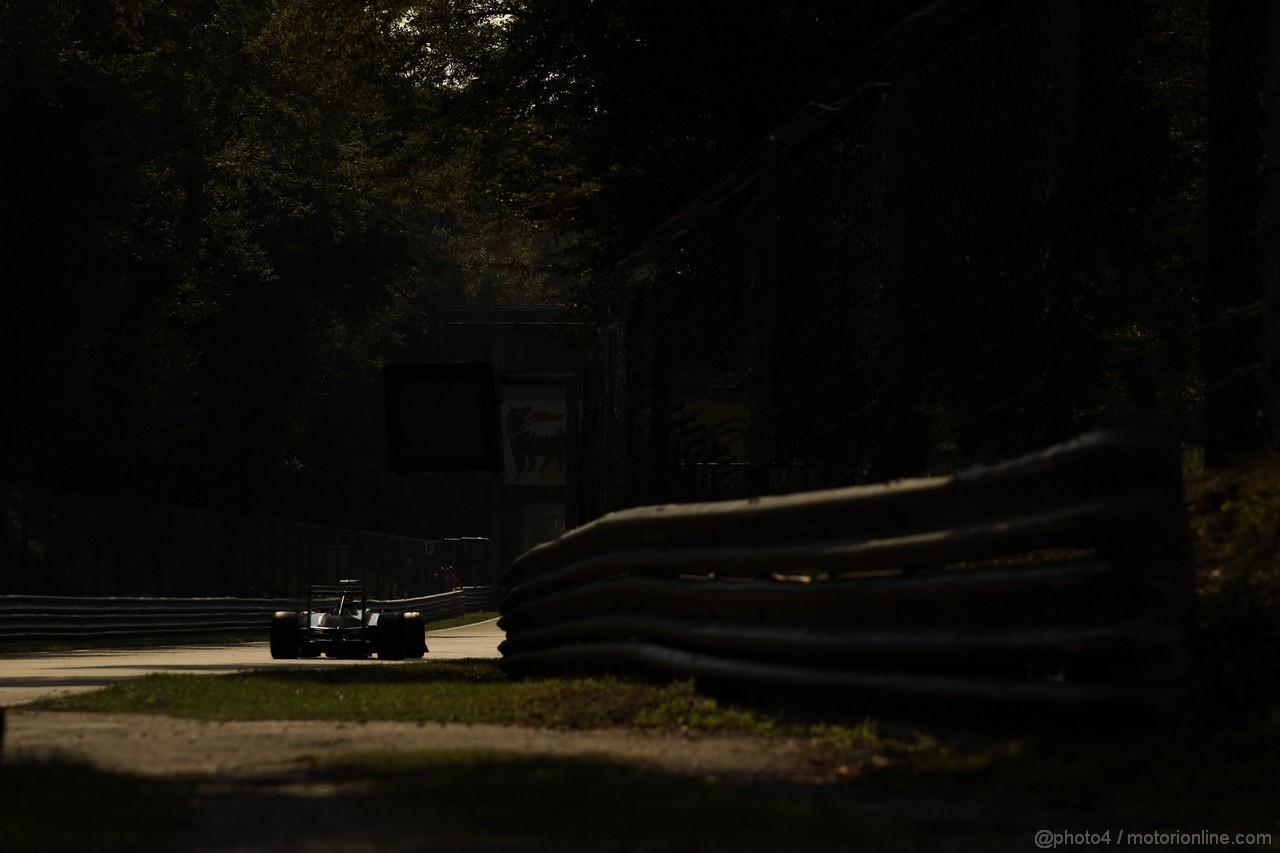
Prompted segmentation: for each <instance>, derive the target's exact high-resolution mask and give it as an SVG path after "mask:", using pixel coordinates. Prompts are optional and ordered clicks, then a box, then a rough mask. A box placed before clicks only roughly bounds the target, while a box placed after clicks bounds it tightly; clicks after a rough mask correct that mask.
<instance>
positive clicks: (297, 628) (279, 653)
mask: <svg viewBox="0 0 1280 853" xmlns="http://www.w3.org/2000/svg"><path fill="white" fill-rule="evenodd" d="M301 645H302V626H301V625H299V624H298V614H297V613H294V612H292V611H289V610H278V611H276V614H275V615H274V616H272V617H271V657H273V658H275V659H276V660H293V659H295V658H297V657H298V647H299V646H301Z"/></svg>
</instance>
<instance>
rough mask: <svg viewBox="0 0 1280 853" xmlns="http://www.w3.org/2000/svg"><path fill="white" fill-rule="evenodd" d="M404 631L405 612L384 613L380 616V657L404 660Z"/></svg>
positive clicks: (378, 642) (378, 649)
mask: <svg viewBox="0 0 1280 853" xmlns="http://www.w3.org/2000/svg"><path fill="white" fill-rule="evenodd" d="M404 633H405V632H404V614H403V613H383V614H382V615H381V616H380V617H378V636H377V641H376V646H377V652H378V657H379V658H381V659H382V660H403V659H404V646H405V643H404Z"/></svg>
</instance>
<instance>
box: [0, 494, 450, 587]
mask: <svg viewBox="0 0 1280 853" xmlns="http://www.w3.org/2000/svg"><path fill="white" fill-rule="evenodd" d="M0 494H3V496H4V504H3V508H4V515H3V516H2V517H0V521H2V522H3V530H2V531H0V533H2V534H3V535H0V572H2V573H3V576H2V577H0V589H2V590H3V592H4V593H6V594H18V595H57V596H170V597H186V596H229V597H237V598H306V595H307V588H308V586H309V585H310V584H312V583H334V582H336V581H338V580H340V579H342V578H351V577H354V578H359V579H360V580H363V581H364V582H365V583H366V585H367V586H368V589H369V595H370V597H371V598H378V599H399V598H407V597H411V596H418V595H423V594H425V593H426V592H427V591H428V578H427V574H428V565H427V548H426V543H425V542H424V541H423V540H421V539H412V538H407V537H402V536H389V535H385V534H379V533H371V532H366V531H358V530H340V529H334V528H326V527H318V526H316V525H311V524H301V523H298V522H294V521H286V520H284V519H278V518H270V517H257V518H251V517H246V516H235V515H226V514H223V513H218V512H210V511H205V510H195V509H180V508H177V507H168V506H159V505H155V504H147V503H142V502H139V501H128V500H110V499H105V498H99V497H93V496H89V495H81V494H74V493H68V492H59V491H51V490H43V489H30V488H19V487H9V486H0Z"/></svg>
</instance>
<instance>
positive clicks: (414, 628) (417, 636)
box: [404, 613, 427, 660]
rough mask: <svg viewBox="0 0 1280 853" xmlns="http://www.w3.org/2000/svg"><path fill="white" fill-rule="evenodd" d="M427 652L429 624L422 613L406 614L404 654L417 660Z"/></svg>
mask: <svg viewBox="0 0 1280 853" xmlns="http://www.w3.org/2000/svg"><path fill="white" fill-rule="evenodd" d="M426 653H427V625H426V622H424V621H423V619H422V614H421V613H406V614H405V615H404V656H405V657H406V658H408V659H410V660H417V659H418V658H421V657H422V656H423V655H425V654H426Z"/></svg>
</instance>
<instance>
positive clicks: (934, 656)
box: [499, 424, 1193, 715]
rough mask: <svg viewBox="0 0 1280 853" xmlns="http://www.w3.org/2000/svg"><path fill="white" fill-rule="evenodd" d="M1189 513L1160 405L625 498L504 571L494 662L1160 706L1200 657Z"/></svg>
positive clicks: (892, 693)
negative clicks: (960, 448) (1114, 421)
mask: <svg viewBox="0 0 1280 853" xmlns="http://www.w3.org/2000/svg"><path fill="white" fill-rule="evenodd" d="M1182 528H1183V521H1182V504H1181V461H1180V449H1179V445H1178V442H1177V440H1176V438H1175V437H1174V434H1173V431H1172V429H1166V428H1164V427H1163V426H1161V425H1153V424H1147V425H1140V426H1130V427H1125V428H1113V429H1107V430H1100V431H1097V432H1093V433H1090V434H1087V435H1085V436H1082V437H1080V438H1078V439H1076V440H1074V441H1071V442H1068V443H1065V444H1061V445H1057V446H1054V447H1052V448H1049V449H1047V450H1044V451H1041V452H1038V453H1033V454H1030V455H1028V456H1024V457H1022V458H1019V459H1017V460H1014V461H1012V462H1008V463H1005V464H1003V465H999V466H995V467H985V468H975V469H972V470H970V471H967V472H965V473H962V474H958V475H955V476H951V477H934V478H926V479H917V480H905V481H898V482H893V483H888V484H883V485H873V486H857V487H850V488H840V489H831V490H825V491H817V492H808V493H802V494H795V495H787V496H781V497H765V498H758V499H750V500H736V501H723V502H715V503H702V504H687V505H668V506H654V507H644V508H638V509H631V510H624V511H621V512H615V513H611V514H609V515H606V516H604V517H602V518H600V519H598V520H596V521H594V522H592V523H590V524H588V525H585V526H583V527H581V528H578V529H577V530H574V531H571V532H570V533H568V534H566V535H564V536H562V537H561V538H560V539H559V540H557V541H555V542H551V543H548V544H545V545H541V546H539V547H537V548H534V549H532V550H531V551H529V552H528V553H527V554H525V555H524V556H522V557H521V558H520V559H518V560H517V561H516V562H515V563H514V564H513V565H512V567H511V568H510V569H509V570H508V571H507V573H506V574H505V575H504V576H503V578H502V580H501V583H502V585H503V587H504V588H505V589H506V595H505V597H504V599H503V602H502V605H501V613H502V616H501V618H500V621H499V626H500V627H501V628H503V629H504V630H505V631H506V634H507V639H506V641H505V642H503V644H502V645H501V646H500V650H501V651H502V654H503V664H502V665H503V668H504V669H505V670H506V671H507V672H508V673H509V674H512V675H516V676H523V675H535V674H536V675H543V674H566V673H571V672H597V673H598V672H617V671H633V670H639V671H642V672H646V673H658V674H664V675H669V676H675V677H695V678H701V679H707V680H710V681H714V682H716V683H728V684H730V685H735V686H739V687H741V686H746V687H748V688H764V689H769V690H772V691H776V690H778V689H797V690H807V691H812V692H817V693H818V694H821V695H823V696H833V695H834V696H840V697H842V698H855V699H858V700H870V702H871V703H872V704H876V703H879V702H883V703H887V704H892V705H895V706H898V705H902V704H908V705H910V704H919V703H935V704H936V703H939V702H945V703H947V705H946V707H948V708H950V707H957V704H956V703H961V704H963V703H966V702H970V703H973V704H974V705H976V706H979V707H986V706H989V705H991V704H993V703H994V704H997V705H999V704H1009V703H1014V704H1017V705H1020V706H1021V705H1031V706H1040V707H1043V708H1059V709H1064V710H1078V709H1080V710H1083V709H1094V710H1101V711H1117V710H1122V709H1129V710H1132V711H1135V712H1137V713H1139V714H1142V715H1146V714H1148V713H1150V712H1152V711H1159V710H1161V709H1167V708H1170V707H1173V706H1175V705H1176V704H1177V701H1178V699H1179V697H1181V696H1182V695H1183V694H1184V692H1185V684H1186V680H1187V676H1188V672H1189V667H1190V654H1189V636H1190V626H1191V619H1190V608H1191V603H1192V594H1193V593H1192V563H1191V558H1190V553H1189V549H1188V547H1187V544H1186V540H1185V536H1184V535H1183V529H1182Z"/></svg>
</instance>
